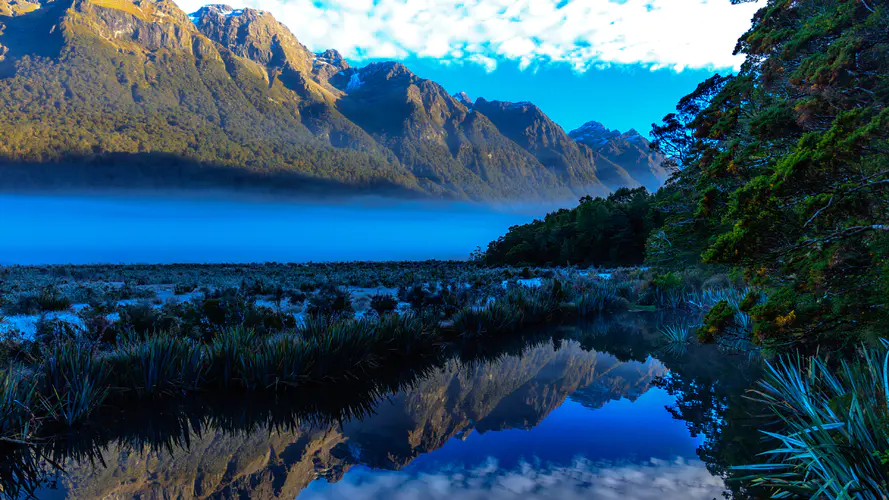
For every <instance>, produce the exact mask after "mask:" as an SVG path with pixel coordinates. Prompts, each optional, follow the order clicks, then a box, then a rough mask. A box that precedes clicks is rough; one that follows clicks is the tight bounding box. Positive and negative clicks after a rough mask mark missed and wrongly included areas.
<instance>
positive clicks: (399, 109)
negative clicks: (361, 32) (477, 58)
mask: <svg viewBox="0 0 889 500" xmlns="http://www.w3.org/2000/svg"><path fill="white" fill-rule="evenodd" d="M0 94H2V97H0V105H2V106H3V107H4V109H6V110H7V111H8V112H7V113H4V116H3V117H0V135H3V137H4V138H5V139H6V140H5V141H4V144H0V169H2V168H4V166H3V165H17V166H18V167H17V168H15V169H13V168H8V169H5V170H3V173H4V177H6V179H5V182H4V183H2V184H4V185H12V186H14V185H16V182H18V180H17V179H18V178H17V177H15V176H16V175H19V173H20V172H21V171H22V170H27V168H26V167H22V165H32V164H39V165H45V164H53V165H58V166H59V168H65V169H67V172H71V174H70V175H65V176H64V177H65V178H71V179H75V182H76V179H77V177H78V174H83V176H84V178H90V177H91V176H94V175H95V172H94V170H91V165H95V164H97V163H98V164H105V165H106V167H107V164H108V163H109V162H112V161H113V159H114V158H119V157H121V156H125V155H142V156H144V157H146V158H147V159H145V160H144V162H146V163H147V162H150V161H152V160H151V158H155V157H159V156H163V155H168V156H174V157H177V158H180V159H181V161H182V162H185V163H192V164H193V165H194V168H195V169H198V170H199V168H200V167H201V166H204V165H212V166H214V167H218V168H222V169H225V168H230V169H232V170H247V171H251V172H256V173H257V175H260V176H263V177H269V178H275V177H276V176H280V175H285V174H286V175H291V174H298V175H300V176H304V177H305V178H306V179H317V180H324V181H330V182H333V183H338V184H340V185H342V186H344V187H345V188H349V189H351V190H357V191H361V190H362V189H363V190H366V191H369V192H372V191H373V189H374V186H378V185H380V184H381V183H382V184H387V185H392V186H398V187H399V188H400V189H403V190H404V191H405V193H413V194H414V195H416V196H421V197H433V198H449V199H470V200H503V199H523V200H528V199H531V200H555V199H565V200H567V199H576V198H577V197H579V196H583V195H587V194H592V195H600V194H604V193H606V192H607V191H609V190H613V189H616V188H618V187H622V186H625V185H630V186H634V185H645V186H646V187H649V188H650V189H652V188H656V187H657V186H658V185H659V184H658V183H659V182H661V180H662V178H665V177H664V176H660V177H659V175H660V172H659V171H657V168H658V167H659V163H660V161H659V159H658V158H657V157H654V156H653V155H651V154H650V153H648V152H647V151H645V149H644V148H647V141H646V140H645V139H644V138H642V141H638V142H634V141H636V139H634V137H635V136H634V137H623V138H622V139H621V140H620V141H617V140H615V141H614V142H613V144H609V145H607V147H600V148H598V149H593V148H591V147H589V146H588V145H586V144H584V142H583V141H580V140H576V139H575V138H574V137H572V136H571V135H570V134H569V133H566V132H565V131H564V130H563V129H562V128H561V127H560V126H558V125H557V124H556V123H555V122H553V121H552V120H551V119H549V117H547V116H546V115H545V113H543V112H542V111H541V110H540V109H539V108H537V107H536V106H535V105H533V104H531V103H501V102H498V101H486V100H484V99H478V100H476V101H475V103H472V105H471V106H470V105H469V104H468V103H469V98H468V96H467V95H466V94H465V93H464V94H462V95H460V94H458V96H457V97H455V96H452V95H451V94H449V93H448V92H447V91H446V90H445V89H444V88H443V87H442V86H441V85H439V84H438V83H436V82H433V81H431V80H427V79H423V78H421V77H419V76H417V75H415V74H414V73H413V72H412V71H411V70H410V69H409V68H407V67H406V66H404V64H402V63H400V62H395V61H388V62H379V63H371V64H368V65H366V66H364V67H360V68H355V67H352V66H351V65H349V63H348V62H347V61H346V60H345V59H344V58H343V57H342V56H341V55H340V54H339V53H338V52H336V51H335V50H333V49H329V50H327V51H325V52H320V53H313V52H312V51H310V50H309V49H308V48H307V47H306V46H304V45H303V44H302V43H300V42H299V40H298V39H297V37H296V36H295V35H294V34H293V33H292V32H291V31H290V30H289V29H287V27H286V26H284V25H283V24H281V23H280V22H278V21H277V20H276V19H275V18H274V16H272V15H271V14H269V13H267V12H264V11H259V10H255V9H233V8H231V7H229V6H226V5H223V4H214V5H208V6H205V7H202V8H201V9H199V10H198V11H196V12H194V13H192V14H186V13H185V12H183V11H182V10H181V9H179V8H178V6H176V5H175V4H174V3H173V2H172V1H170V0H157V1H148V0H47V1H43V2H33V1H30V2H24V1H23V0H0ZM494 103H496V104H494ZM517 123H523V124H524V128H522V129H521V130H520V129H519V128H516V125H515V124H517ZM639 137H641V136H639ZM631 139H632V140H631ZM118 167H119V168H118V169H117V170H112V169H108V168H106V170H108V172H109V173H105V174H103V176H104V177H106V178H107V177H111V178H113V179H114V181H115V182H116V183H118V184H121V185H127V184H128V183H130V184H134V185H137V186H138V185H140V184H144V183H145V182H146V180H145V178H147V177H149V174H148V173H146V171H145V169H144V168H143V167H142V166H140V165H139V164H136V165H132V164H131V165H119V166H118ZM40 170H41V169H37V168H34V169H33V170H31V171H30V172H28V174H30V175H29V176H30V179H29V182H33V183H35V184H40V183H41V182H43V181H47V179H41V175H42V174H40V173H39V172H40ZM43 170H51V169H43ZM173 170H176V169H171V172H170V173H169V174H166V173H164V170H163V169H162V168H153V169H152V170H151V172H152V173H151V176H152V177H151V182H152V184H158V185H161V186H162V185H165V184H170V183H174V184H176V183H178V184H187V180H188V177H186V178H184V179H183V178H182V175H189V176H191V175H198V176H200V175H199V174H193V173H189V174H182V173H181V172H179V173H176V172H172V171H173ZM225 177H226V176H222V177H221V178H225ZM271 182H272V183H274V181H271Z"/></svg>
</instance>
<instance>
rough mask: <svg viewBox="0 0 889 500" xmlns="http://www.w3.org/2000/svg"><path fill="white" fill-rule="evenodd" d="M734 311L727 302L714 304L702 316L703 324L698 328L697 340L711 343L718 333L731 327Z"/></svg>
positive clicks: (722, 301)
mask: <svg viewBox="0 0 889 500" xmlns="http://www.w3.org/2000/svg"><path fill="white" fill-rule="evenodd" d="M734 320H735V310H734V308H733V307H732V306H731V305H730V304H729V303H728V301H727V300H721V301H719V302H717V303H716V305H715V306H713V307H712V308H711V309H710V310H709V311H707V315H706V316H704V321H703V324H702V325H701V326H700V327H699V328H698V330H697V335H698V340H700V341H701V342H712V341H713V339H714V338H715V337H716V334H718V333H724V332H726V330H727V329H728V328H729V327H731V326H732V325H733V322H734Z"/></svg>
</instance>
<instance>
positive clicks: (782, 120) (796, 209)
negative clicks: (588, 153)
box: [485, 0, 889, 345]
mask: <svg viewBox="0 0 889 500" xmlns="http://www.w3.org/2000/svg"><path fill="white" fill-rule="evenodd" d="M887 23H889V9H887V7H886V6H885V5H882V4H881V3H880V2H875V3H874V5H869V4H868V3H867V2H864V1H859V0H844V1H817V0H811V1H805V2H792V1H789V0H788V1H782V0H775V1H771V2H769V3H768V5H767V6H765V7H764V8H762V9H760V10H759V11H758V12H757V14H756V16H755V17H754V19H753V25H752V27H751V29H750V30H749V31H748V32H747V33H746V34H744V35H743V36H742V37H741V38H740V40H739V41H738V44H737V47H736V49H735V52H736V54H743V55H745V56H746V62H745V63H744V65H743V67H742V68H741V70H740V71H739V72H738V73H737V74H730V75H715V76H713V77H711V78H709V79H707V80H706V81H704V82H701V83H700V84H699V85H698V87H697V88H696V89H695V91H694V92H692V93H691V94H689V95H687V96H686V97H684V98H683V99H681V100H680V101H679V103H678V104H677V106H676V111H675V112H674V113H671V114H669V115H667V116H666V117H664V119H663V121H662V122H661V123H657V124H653V128H652V131H651V135H652V138H653V139H654V141H653V142H652V148H654V149H655V150H657V151H659V152H661V153H663V154H665V155H666V156H667V158H668V161H669V162H670V166H671V167H672V169H673V171H674V173H673V175H672V177H671V179H670V181H669V182H668V183H667V185H666V186H664V187H663V188H661V189H660V190H659V191H658V192H657V193H655V194H653V195H650V196H649V195H646V194H645V193H644V192H640V191H638V190H636V191H626V190H622V191H619V192H616V193H615V194H614V195H612V196H610V197H608V198H606V199H595V200H591V199H588V198H585V199H583V200H581V202H580V204H579V206H578V207H576V208H574V209H572V210H562V211H559V212H556V213H553V214H550V215H548V216H547V217H546V218H545V219H544V220H543V221H535V222H533V223H532V224H529V225H526V226H517V227H513V228H510V231H509V233H508V234H507V235H506V236H504V237H502V238H500V239H498V240H497V241H494V242H492V243H491V244H490V245H489V246H488V249H487V252H486V253H485V261H486V262H487V263H488V264H505V263H510V264H520V263H523V264H532V265H543V264H593V265H596V266H611V265H616V264H642V263H643V262H644V263H645V264H647V265H650V266H655V267H658V268H663V269H683V268H686V267H689V266H695V265H699V264H705V265H710V264H712V265H720V266H729V267H732V268H734V269H737V270H738V271H739V272H740V273H742V274H743V276H744V277H745V278H746V279H747V280H748V282H749V283H750V284H751V285H752V286H753V287H754V288H755V290H756V291H755V292H752V293H756V294H759V296H758V297H751V298H750V300H749V302H750V304H755V305H751V308H750V313H751V315H752V316H753V318H754V319H755V320H756V321H755V331H754V336H755V338H756V339H757V340H758V341H761V342H762V341H775V342H791V343H809V344H822V343H830V344H838V345H850V344H853V343H854V342H857V341H858V340H861V339H863V338H875V337H877V336H880V335H885V331H886V330H885V326H886V324H887V319H889V318H887V315H889V310H887V309H889V306H887V304H889V140H887V139H889V109H887V106H886V103H887V100H889V79H887V77H886V75H887V69H889V67H887V66H889V35H887V31H886V29H885V27H886V25H887ZM760 299H761V300H760Z"/></svg>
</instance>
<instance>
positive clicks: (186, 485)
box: [38, 343, 667, 499]
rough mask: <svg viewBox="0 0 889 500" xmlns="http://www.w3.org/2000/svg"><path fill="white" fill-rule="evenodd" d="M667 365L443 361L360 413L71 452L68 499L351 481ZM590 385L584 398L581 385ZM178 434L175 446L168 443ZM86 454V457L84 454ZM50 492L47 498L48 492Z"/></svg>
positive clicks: (568, 355)
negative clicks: (350, 475) (361, 472)
mask: <svg viewBox="0 0 889 500" xmlns="http://www.w3.org/2000/svg"><path fill="white" fill-rule="evenodd" d="M666 373H667V370H666V368H665V367H664V365H663V364H662V363H661V362H659V361H657V360H656V359H653V358H649V359H647V360H646V361H644V362H639V361H626V362H622V361H619V360H618V359H617V358H615V357H614V356H612V355H609V354H606V353H598V352H595V351H585V350H583V349H581V348H580V347H579V346H578V345H577V344H576V343H566V344H565V345H564V346H562V347H561V348H560V349H556V348H554V347H553V345H552V344H547V345H541V346H536V347H532V348H529V349H527V350H526V351H524V352H523V353H522V355H520V356H504V357H501V358H499V359H497V360H494V361H486V362H481V363H478V364H464V363H459V362H456V361H453V362H450V363H448V364H446V365H445V366H443V367H441V368H439V369H436V370H433V371H432V372H431V373H429V374H428V375H427V376H425V377H424V378H422V379H421V380H419V381H417V383H416V385H414V386H412V387H410V388H408V389H405V390H404V391H401V392H399V393H397V394H393V395H390V397H388V398H383V399H382V400H381V401H379V403H378V404H376V405H375V406H374V408H373V410H372V411H371V412H370V413H369V414H368V415H367V416H366V417H365V418H362V419H353V420H349V421H345V422H341V423H340V424H338V425H323V424H317V423H315V422H313V421H312V420H311V419H305V420H300V421H299V424H297V425H295V426H293V427H286V426H285V427H284V428H277V427H274V426H266V425H262V423H261V421H260V422H255V423H257V424H260V425H259V426H257V428H253V429H237V428H235V429H232V428H223V427H220V428H218V429H214V428H205V429H204V431H203V432H200V433H198V432H194V431H192V430H191V429H176V430H177V431H180V430H181V431H184V433H185V436H181V437H179V438H177V439H173V438H170V437H168V438H167V439H165V440H163V441H161V442H162V443H164V445H161V446H153V445H151V444H149V443H146V442H144V441H139V440H134V441H136V442H135V443H133V442H130V441H128V440H126V439H119V440H117V439H115V440H112V441H111V442H109V443H106V444H104V445H98V446H96V448H95V451H96V452H97V455H96V456H95V457H91V458H93V460H87V459H84V458H83V457H82V456H74V457H72V458H71V459H70V460H65V461H63V463H62V467H63V468H64V470H65V474H63V475H60V478H61V479H60V483H61V484H60V485H59V489H60V490H61V491H62V492H64V494H62V495H59V494H57V495H56V496H58V497H63V496H64V497H65V498H145V499H154V498H157V499H161V498H296V497H298V495H299V494H300V492H301V491H302V490H303V489H305V488H306V487H307V486H308V485H309V483H311V482H312V481H315V480H316V479H320V478H323V479H325V480H327V481H328V482H331V483H335V482H338V481H341V480H342V479H343V477H344V476H345V474H346V473H347V472H348V471H349V470H350V469H351V468H352V467H354V466H357V465H360V466H365V467H370V468H372V469H383V470H400V469H403V468H404V467H406V466H408V465H409V464H410V463H412V462H413V461H414V460H415V459H417V458H418V457H420V456H421V455H425V454H427V453H431V452H433V451H436V450H438V449H440V448H442V447H443V446H444V445H445V444H446V443H448V442H449V441H451V440H454V439H466V437H468V436H469V435H470V434H472V433H476V432H477V433H486V432H496V431H501V430H509V429H524V430H530V429H532V428H534V427H536V426H537V425H539V424H540V423H541V422H542V421H543V420H544V419H545V418H546V417H547V416H548V415H549V414H550V413H551V412H552V411H554V410H555V409H556V408H558V407H560V406H561V405H562V404H563V403H564V402H565V400H566V399H568V398H569V397H570V398H572V399H575V400H578V401H579V402H581V403H582V404H584V405H586V406H588V407H589V408H600V407H602V406H604V405H605V404H607V403H608V402H610V401H614V400H620V399H628V400H630V401H635V400H636V399H638V397H639V396H641V395H642V394H644V393H645V392H647V391H648V390H649V389H650V388H651V387H652V386H653V385H654V382H655V380H657V379H658V377H661V376H663V375H665V374H666ZM583 388H591V389H594V390H593V391H590V392H588V393H587V394H586V395H585V396H583V397H582V398H583V399H579V398H577V397H575V396H574V394H577V391H578V390H579V389H583ZM168 443H176V444H174V445H172V446H168V445H167V444H168ZM78 459H79V460H78ZM38 496H40V495H38Z"/></svg>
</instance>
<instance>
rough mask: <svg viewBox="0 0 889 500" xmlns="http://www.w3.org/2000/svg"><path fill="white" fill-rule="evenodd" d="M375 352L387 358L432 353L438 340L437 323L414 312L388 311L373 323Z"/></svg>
mask: <svg viewBox="0 0 889 500" xmlns="http://www.w3.org/2000/svg"><path fill="white" fill-rule="evenodd" d="M374 335H375V344H376V346H377V347H376V351H377V354H378V355H380V356H385V357H387V358H392V357H394V358H400V359H410V358H413V357H415V356H426V355H431V354H434V353H435V352H436V351H437V350H439V349H440V347H441V344H442V338H441V334H440V333H439V331H438V328H437V325H434V324H432V323H431V322H430V321H429V318H428V317H423V316H420V315H417V314H415V313H407V314H389V315H386V316H384V317H383V318H381V319H380V320H379V322H378V323H377V324H376V328H375V331H374Z"/></svg>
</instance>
